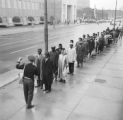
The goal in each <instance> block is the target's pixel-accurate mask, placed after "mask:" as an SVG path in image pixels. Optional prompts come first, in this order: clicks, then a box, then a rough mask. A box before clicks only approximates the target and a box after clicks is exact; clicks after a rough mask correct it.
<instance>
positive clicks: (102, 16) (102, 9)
mask: <svg viewBox="0 0 123 120" xmlns="http://www.w3.org/2000/svg"><path fill="white" fill-rule="evenodd" d="M102 20H103V8H102Z"/></svg>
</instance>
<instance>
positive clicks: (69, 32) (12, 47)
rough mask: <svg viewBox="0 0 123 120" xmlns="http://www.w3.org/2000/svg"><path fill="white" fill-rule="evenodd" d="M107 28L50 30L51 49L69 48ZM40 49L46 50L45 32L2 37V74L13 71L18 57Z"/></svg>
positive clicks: (101, 25) (0, 71)
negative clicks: (72, 44) (60, 45)
mask: <svg viewBox="0 0 123 120" xmlns="http://www.w3.org/2000/svg"><path fill="white" fill-rule="evenodd" d="M107 26H109V24H107V23H106V24H100V25H97V24H87V25H77V26H70V27H65V28H63V27H62V28H56V29H54V30H50V31H49V49H50V47H51V46H54V45H55V46H58V44H59V43H62V44H63V46H64V47H66V48H67V47H68V43H69V40H70V39H73V40H74V41H75V42H76V41H77V39H78V37H81V36H82V35H83V34H92V33H93V32H98V31H102V30H104V29H106V27H107ZM40 47H41V48H42V49H44V33H43V30H40V31H30V32H25V33H18V34H12V35H10V34H9V35H4V36H0V66H1V67H0V74H2V73H5V72H7V71H10V70H11V69H13V68H14V67H15V62H16V60H17V59H18V57H25V56H27V55H29V54H36V51H37V48H40Z"/></svg>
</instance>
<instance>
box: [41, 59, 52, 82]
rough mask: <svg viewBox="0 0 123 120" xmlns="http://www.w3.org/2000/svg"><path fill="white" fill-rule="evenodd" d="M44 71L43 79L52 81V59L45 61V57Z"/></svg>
mask: <svg viewBox="0 0 123 120" xmlns="http://www.w3.org/2000/svg"><path fill="white" fill-rule="evenodd" d="M42 73H43V81H44V82H45V80H47V81H49V82H52V80H53V67H52V62H51V60H50V59H48V60H47V61H45V59H44V60H43V62H42Z"/></svg>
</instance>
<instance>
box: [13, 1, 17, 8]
mask: <svg viewBox="0 0 123 120" xmlns="http://www.w3.org/2000/svg"><path fill="white" fill-rule="evenodd" d="M13 3H14V8H17V1H16V0H13Z"/></svg>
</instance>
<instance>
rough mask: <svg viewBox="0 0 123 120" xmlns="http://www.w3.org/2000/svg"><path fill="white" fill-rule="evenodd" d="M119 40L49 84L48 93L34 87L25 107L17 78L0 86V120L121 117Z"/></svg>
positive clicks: (112, 119) (120, 119)
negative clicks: (30, 102)
mask: <svg viewBox="0 0 123 120" xmlns="http://www.w3.org/2000/svg"><path fill="white" fill-rule="evenodd" d="M122 54H123V46H122V40H119V42H118V43H117V44H114V45H112V46H111V47H109V48H105V50H104V52H103V53H101V54H100V55H97V56H96V57H94V58H91V59H90V60H89V59H88V60H87V61H86V62H85V63H84V66H83V68H76V65H75V73H74V75H73V76H70V75H68V76H67V82H66V84H62V83H59V82H54V83H53V88H52V92H51V93H48V94H44V93H43V91H42V90H41V89H40V88H39V89H37V88H35V91H34V99H33V104H34V105H35V107H34V108H33V109H31V110H27V109H26V106H25V102H24V97H23V88H22V86H21V85H19V84H18V81H15V82H13V83H11V84H10V85H7V86H5V87H2V88H1V89H0V106H1V109H0V120H123V114H122V113H123V74H122V71H123V55H122Z"/></svg>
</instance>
